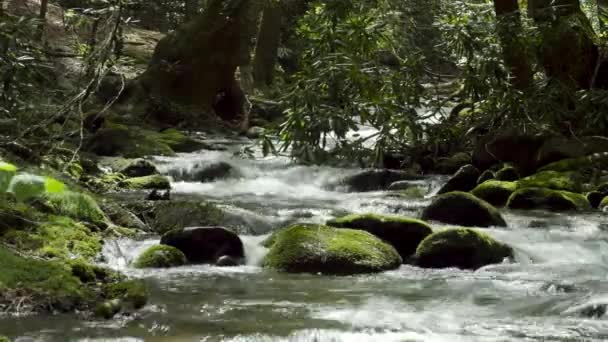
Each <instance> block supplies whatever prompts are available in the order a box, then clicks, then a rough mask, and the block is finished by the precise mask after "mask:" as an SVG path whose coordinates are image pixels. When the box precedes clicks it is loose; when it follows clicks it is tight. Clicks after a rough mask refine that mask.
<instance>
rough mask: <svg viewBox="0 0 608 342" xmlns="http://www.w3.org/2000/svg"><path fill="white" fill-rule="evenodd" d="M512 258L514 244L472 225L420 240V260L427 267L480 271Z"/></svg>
mask: <svg viewBox="0 0 608 342" xmlns="http://www.w3.org/2000/svg"><path fill="white" fill-rule="evenodd" d="M511 257H513V249H512V248H511V247H509V246H508V245H506V244H504V243H501V242H498V241H496V240H495V239H494V238H492V237H490V236H489V235H487V234H485V233H482V232H479V231H476V230H473V229H469V228H458V229H448V230H444V231H440V232H436V233H433V234H432V235H430V236H429V237H427V238H426V239H424V241H422V243H420V246H418V250H417V251H416V263H417V265H418V266H420V267H424V268H448V267H457V268H460V269H470V270H476V269H478V268H480V267H483V266H486V265H490V264H497V263H501V262H502V261H503V260H504V259H505V258H511Z"/></svg>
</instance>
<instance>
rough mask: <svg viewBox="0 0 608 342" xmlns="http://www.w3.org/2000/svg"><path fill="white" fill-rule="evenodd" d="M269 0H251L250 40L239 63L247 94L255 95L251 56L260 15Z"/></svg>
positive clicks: (248, 26)
mask: <svg viewBox="0 0 608 342" xmlns="http://www.w3.org/2000/svg"><path fill="white" fill-rule="evenodd" d="M267 1H268V0H251V7H250V10H249V13H248V15H247V31H248V32H250V37H251V38H252V39H250V40H249V41H248V42H247V45H246V46H245V47H244V49H242V50H241V62H240V63H239V72H240V80H241V86H242V87H243V90H245V92H246V93H253V90H254V84H253V66H252V64H251V62H252V61H251V55H252V54H253V50H254V49H255V42H254V40H253V37H255V35H256V32H257V31H258V24H259V22H260V15H261V13H262V8H263V7H264V5H265V3H266V2H267Z"/></svg>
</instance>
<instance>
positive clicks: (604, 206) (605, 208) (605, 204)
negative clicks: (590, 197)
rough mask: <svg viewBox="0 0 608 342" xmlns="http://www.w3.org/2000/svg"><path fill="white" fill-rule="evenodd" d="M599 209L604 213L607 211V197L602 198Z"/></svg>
mask: <svg viewBox="0 0 608 342" xmlns="http://www.w3.org/2000/svg"><path fill="white" fill-rule="evenodd" d="M599 208H600V209H602V210H604V211H606V210H608V197H604V199H603V200H602V202H601V203H600V205H599Z"/></svg>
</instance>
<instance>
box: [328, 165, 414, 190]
mask: <svg viewBox="0 0 608 342" xmlns="http://www.w3.org/2000/svg"><path fill="white" fill-rule="evenodd" d="M420 179H422V176H421V175H419V174H415V173H414V172H411V171H399V170H386V169H371V170H364V171H361V172H359V173H356V174H354V175H350V176H348V177H346V178H344V179H343V180H341V181H340V183H339V185H341V186H346V187H348V189H349V190H350V191H355V192H366V191H376V190H385V189H388V187H389V186H390V185H391V184H393V183H395V182H399V181H404V180H409V181H412V180H420Z"/></svg>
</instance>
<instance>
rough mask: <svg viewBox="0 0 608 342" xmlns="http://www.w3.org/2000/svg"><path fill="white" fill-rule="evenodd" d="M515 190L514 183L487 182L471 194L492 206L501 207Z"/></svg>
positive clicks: (515, 185) (515, 184)
mask: <svg viewBox="0 0 608 342" xmlns="http://www.w3.org/2000/svg"><path fill="white" fill-rule="evenodd" d="M515 190H517V183H515V182H503V181H498V180H489V181H486V182H484V183H482V184H480V185H478V186H477V187H476V188H475V189H473V191H471V193H472V194H473V195H475V196H477V197H479V198H481V199H483V200H485V201H487V202H488V203H490V204H492V205H494V206H497V207H502V206H504V205H505V204H507V201H508V200H509V197H510V196H511V194H512V193H514V192H515Z"/></svg>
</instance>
